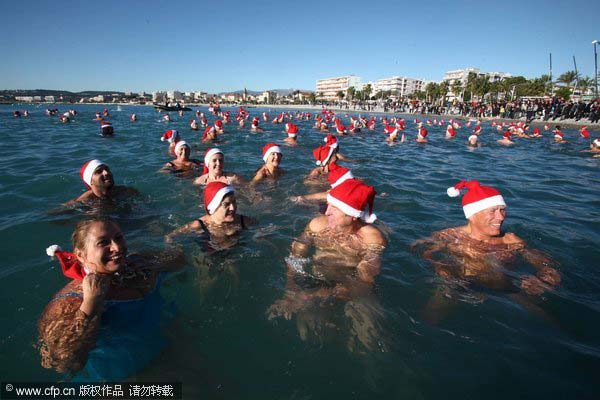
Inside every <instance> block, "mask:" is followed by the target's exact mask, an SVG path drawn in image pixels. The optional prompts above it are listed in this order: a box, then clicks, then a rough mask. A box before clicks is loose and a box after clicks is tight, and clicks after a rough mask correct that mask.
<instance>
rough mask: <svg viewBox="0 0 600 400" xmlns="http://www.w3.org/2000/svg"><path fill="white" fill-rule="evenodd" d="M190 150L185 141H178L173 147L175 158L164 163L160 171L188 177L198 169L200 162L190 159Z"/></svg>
mask: <svg viewBox="0 0 600 400" xmlns="http://www.w3.org/2000/svg"><path fill="white" fill-rule="evenodd" d="M191 151H192V149H191V147H190V145H189V144H187V142H186V141H185V140H180V141H179V142H177V144H176V145H175V154H176V155H177V158H176V159H174V160H172V161H169V162H168V163H166V164H165V165H164V166H163V167H162V169H161V171H167V172H171V173H185V174H186V175H189V174H190V173H192V172H193V171H195V170H196V169H198V168H199V167H200V161H198V160H195V159H191V158H190V153H191Z"/></svg>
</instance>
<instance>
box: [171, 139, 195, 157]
mask: <svg viewBox="0 0 600 400" xmlns="http://www.w3.org/2000/svg"><path fill="white" fill-rule="evenodd" d="M183 146H187V147H188V149H190V150H191V149H192V148H191V147H190V145H189V144H188V143H187V142H186V141H185V140H180V141H179V142H177V144H176V145H175V155H176V156H178V153H179V150H180V149H181V148H182V147H183Z"/></svg>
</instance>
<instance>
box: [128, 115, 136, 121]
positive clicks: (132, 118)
mask: <svg viewBox="0 0 600 400" xmlns="http://www.w3.org/2000/svg"><path fill="white" fill-rule="evenodd" d="M129 119H130V120H131V122H135V121H137V116H136V115H135V114H131V117H129Z"/></svg>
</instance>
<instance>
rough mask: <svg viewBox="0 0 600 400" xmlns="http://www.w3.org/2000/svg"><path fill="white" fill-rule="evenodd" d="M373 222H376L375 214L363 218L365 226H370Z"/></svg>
mask: <svg viewBox="0 0 600 400" xmlns="http://www.w3.org/2000/svg"><path fill="white" fill-rule="evenodd" d="M375 220H377V215H375V214H371V215H369V216H368V217H367V218H365V222H366V223H367V224H372V223H373V222H375Z"/></svg>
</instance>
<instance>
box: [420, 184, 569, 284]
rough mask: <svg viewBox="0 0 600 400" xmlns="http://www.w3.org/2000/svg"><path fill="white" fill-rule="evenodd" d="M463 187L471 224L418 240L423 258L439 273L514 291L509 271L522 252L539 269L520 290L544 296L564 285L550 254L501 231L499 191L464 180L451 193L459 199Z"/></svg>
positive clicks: (502, 206)
mask: <svg viewBox="0 0 600 400" xmlns="http://www.w3.org/2000/svg"><path fill="white" fill-rule="evenodd" d="M462 189H466V190H467V193H466V194H465V195H464V196H463V199H462V206H463V211H464V214H465V217H466V218H467V221H468V222H467V225H464V226H461V227H455V228H448V229H444V230H442V231H439V232H435V233H434V234H432V235H431V237H429V238H428V239H425V240H421V241H417V242H415V244H414V246H419V245H425V250H424V252H423V257H424V258H425V259H427V260H429V261H430V262H432V263H433V265H434V266H435V268H436V272H437V273H438V275H440V276H442V277H445V278H455V279H463V280H466V281H467V282H470V283H473V284H478V285H482V286H484V287H489V288H496V289H503V290H505V289H509V290H510V289H511V288H513V289H514V286H513V285H512V281H513V278H512V277H511V276H509V275H507V274H506V272H505V271H506V270H505V269H506V268H507V267H509V266H510V265H511V264H513V263H514V262H515V261H516V260H517V258H518V257H519V256H520V257H521V258H522V259H523V260H524V261H526V262H527V263H529V264H530V265H531V266H533V267H534V268H535V269H536V271H537V272H536V275H535V276H533V275H524V276H522V277H521V279H520V288H521V289H523V290H524V291H525V292H526V293H529V294H540V293H542V292H544V291H546V290H549V289H550V288H551V287H553V286H556V285H558V284H559V283H560V281H561V276H560V274H559V273H558V271H557V270H556V269H555V268H554V267H553V266H552V265H553V264H554V263H553V261H552V260H551V259H550V258H549V257H548V256H546V255H544V254H543V253H541V252H539V251H536V250H532V249H528V248H527V247H526V244H525V241H523V239H521V238H519V237H518V236H517V235H515V234H514V233H505V232H502V224H503V222H504V219H505V218H506V203H505V201H504V198H503V197H502V195H501V194H500V192H499V191H498V190H496V189H494V188H492V187H489V186H483V185H481V184H480V183H479V182H478V181H462V182H459V183H457V184H456V185H455V186H453V187H450V188H448V190H447V192H448V195H449V196H451V197H457V196H459V195H460V190H462ZM517 289H518V288H517Z"/></svg>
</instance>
